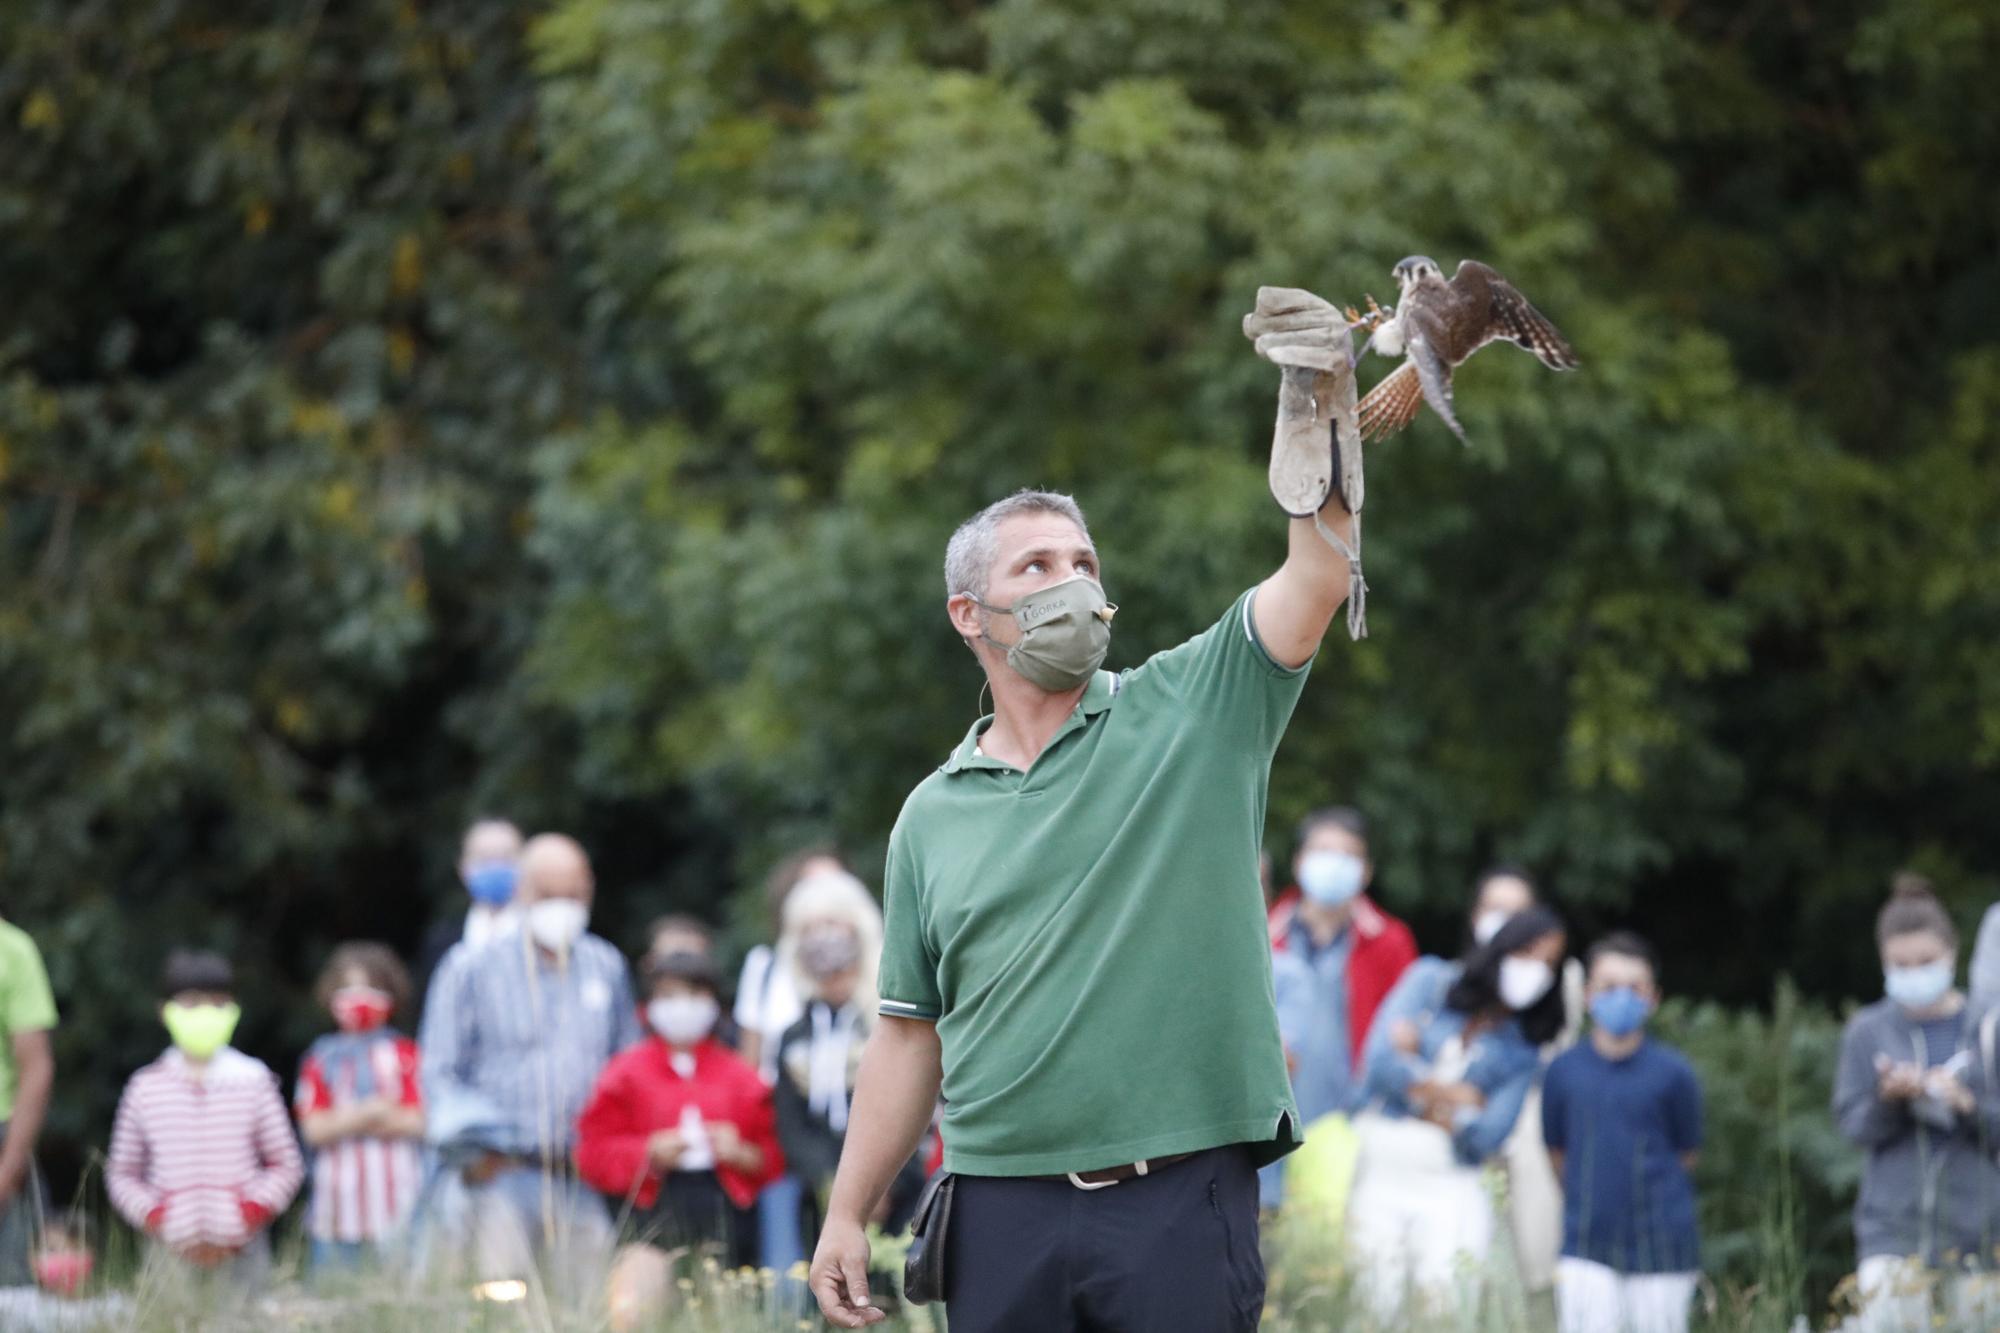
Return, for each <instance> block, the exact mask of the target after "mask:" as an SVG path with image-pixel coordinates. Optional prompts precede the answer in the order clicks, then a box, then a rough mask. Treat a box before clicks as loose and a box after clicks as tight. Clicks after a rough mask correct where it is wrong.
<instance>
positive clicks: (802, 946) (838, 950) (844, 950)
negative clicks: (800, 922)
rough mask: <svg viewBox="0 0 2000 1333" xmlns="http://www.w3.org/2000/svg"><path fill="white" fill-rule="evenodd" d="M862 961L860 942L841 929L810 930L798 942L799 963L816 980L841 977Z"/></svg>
mask: <svg viewBox="0 0 2000 1333" xmlns="http://www.w3.org/2000/svg"><path fill="white" fill-rule="evenodd" d="M860 961H861V941H859V940H857V939H855V938H854V932H853V931H851V930H848V929H845V928H844V927H841V926H830V927H821V928H819V929H816V930H809V931H807V932H806V933H805V935H804V936H803V937H802V938H801V939H800V940H799V962H800V963H802V964H804V965H805V969H806V974H807V975H808V976H810V977H812V978H814V979H815V980H818V981H824V980H825V979H826V978H828V977H834V976H839V975H840V974H841V973H842V972H845V971H846V970H847V969H848V968H850V967H853V966H854V965H855V964H856V963H858V962H860Z"/></svg>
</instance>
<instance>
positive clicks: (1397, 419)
mask: <svg viewBox="0 0 2000 1333" xmlns="http://www.w3.org/2000/svg"><path fill="white" fill-rule="evenodd" d="M1423 405H1424V388H1423V385H1422V383H1421V382H1419V380H1418V379H1417V368H1416V367H1415V366H1413V365H1411V364H1410V363H1409V362H1407V361H1405V362H1404V363H1403V364H1402V365H1400V366H1397V367H1396V368H1395V369H1394V370H1393V371H1391V372H1389V374H1388V375H1387V376H1386V377H1384V378H1383V380H1382V382H1381V383H1380V384H1377V385H1376V386H1375V387H1374V388H1372V389H1370V390H1369V391H1368V394H1367V396H1366V397H1365V398H1363V399H1362V400H1361V407H1360V415H1361V438H1362V439H1363V440H1365V441H1369V442H1371V443H1372V442H1373V441H1375V440H1382V439H1387V438H1388V437H1389V436H1391V435H1394V434H1395V433H1396V432H1397V431H1399V430H1401V429H1403V427H1405V426H1407V425H1409V424H1410V423H1411V422H1412V421H1414V420H1416V418H1417V410H1418V409H1419V408H1421V407H1422V406H1423Z"/></svg>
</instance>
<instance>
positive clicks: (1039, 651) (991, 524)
mask: <svg viewBox="0 0 2000 1333" xmlns="http://www.w3.org/2000/svg"><path fill="white" fill-rule="evenodd" d="M1320 518H1321V519H1322V520H1323V521H1324V522H1325V523H1326V524H1327V525H1328V526H1329V527H1331V528H1332V529H1333V530H1334V533H1335V534H1336V535H1338V536H1339V537H1341V538H1342V539H1343V540H1349V541H1351V538H1352V526H1351V519H1350V518H1349V516H1348V514H1347V512H1346V510H1345V509H1344V508H1343V507H1342V505H1341V503H1340V500H1339V498H1338V495H1337V493H1336V494H1335V496H1334V497H1333V498H1331V499H1329V500H1328V501H1327V503H1326V507H1325V508H1324V509H1323V510H1322V511H1321V514H1320ZM945 573H946V584H947V586H946V591H947V594H948V598H947V601H946V610H947V612H948V614H949V615H950V617H951V622H952V627H953V628H954V629H955V630H956V631H957V632H958V634H959V635H960V636H961V637H962V638H963V639H964V640H965V642H966V644H967V645H968V647H970V648H971V650H972V652H973V654H974V656H975V657H977V659H978V661H979V663H980V666H981V667H982V668H983V669H984V670H985V672H986V676H987V680H988V682H989V683H990V685H991V687H992V691H993V701H994V711H993V715H992V716H991V717H988V718H982V719H980V721H979V722H978V723H977V724H975V725H974V726H973V728H972V730H971V732H970V733H968V734H967V736H966V737H965V739H964V740H963V741H962V742H961V743H960V744H959V746H958V748H957V749H956V750H955V751H954V752H953V753H952V755H951V757H950V758H949V759H948V760H947V761H946V762H945V764H944V765H943V767H942V768H940V769H939V770H938V771H937V772H935V773H933V774H931V775H930V776H929V777H928V778H926V779H925V780H924V781H923V782H922V783H921V784H920V785H919V786H918V787H917V789H916V790H915V791H914V792H913V793H911V795H910V798H909V800H908V802H907V803H906V804H905V805H904V807H903V813H902V816H901V818H900V819H898V820H897V823H896V828H895V831H894V833H893V834H892V835H891V837H890V842H889V862H888V868H887V873H886V875H885V878H884V897H885V907H886V923H885V925H886V940H885V945H884V953H883V957H882V965H881V996H882V1001H881V1015H882V1021H881V1023H880V1024H879V1025H878V1026H877V1028H876V1031H875V1034H874V1035H873V1036H872V1037H871V1039H870V1041H869V1044H868V1048H867V1050H866V1052H865V1054H864V1057H863V1060H862V1065H861V1072H860V1077H859V1083H858V1086H857V1090H856V1094H855V1100H854V1107H853V1111H852V1113H851V1114H850V1116H849V1121H848V1131H847V1142H846V1148H845V1152H844V1154H843V1156H842V1160H841V1166H840V1172H839V1175H838V1177H837V1179H836V1181H835V1183H834V1187H833V1193H832V1197H831V1199H830V1202H829V1207H828V1217H827V1223H826V1228H825V1231H824V1232H823V1234H822V1236H821V1238H820V1243H819V1248H818V1252H817V1254H816V1255H815V1256H814V1259H813V1265H812V1274H811V1279H810V1280H811V1285H812V1288H813V1291H814V1293H815V1295H816V1296H817V1297H818V1298H819V1302H820V1306H821V1309H822V1311H823V1312H824V1313H825V1314H826V1316H827V1318H828V1319H829V1320H831V1321H832V1322H833V1323H834V1324H836V1325H838V1326H840V1327H845V1328H858V1327H862V1326H864V1325H866V1324H871V1323H875V1322H877V1321H879V1320H880V1319H881V1318H882V1317H883V1315H882V1312H881V1311H880V1310H878V1309H876V1308H875V1307H874V1306H872V1305H871V1304H870V1303H869V1296H868V1289H867V1267H868V1246H867V1242H866V1240H865V1238H864V1235H863V1228H864V1224H865V1221H866V1219H867V1218H868V1217H869V1216H870V1215H871V1213H872V1211H873V1209H874V1206H875V1203H876V1201H877V1200H878V1199H879V1198H880V1197H881V1196H882V1194H883V1192H884V1191H885V1190H886V1189H887V1187H888V1185H889V1183H890V1181H891V1180H892V1179H893V1177H894V1176H895V1174H896V1172H897V1170H898V1169H899V1168H900V1167H901V1165H902V1163H904V1162H905V1161H907V1160H908V1159H909V1156H910V1153H911V1151H912V1150H913V1149H914V1148H915V1146H916V1144H917V1141H918V1139H919V1137H920V1136H921V1135H922V1133H923V1131H924V1129H925V1127H926V1125H927V1124H928V1123H929V1120H930V1117H931V1112H932V1109H933V1107H934V1106H935V1104H936V1101H937V1098H938V1095H939V1092H940V1090H941V1091H942V1093H943V1096H944V1100H945V1107H946V1109H945V1116H944V1124H943V1136H944V1143H945V1166H946V1168H947V1169H948V1170H950V1171H951V1172H953V1173H954V1174H955V1175H956V1177H957V1184H956V1191H957V1192H956V1199H955V1203H954V1207H953V1210H952V1214H951V1218H950V1222H949V1226H948V1228H947V1229H946V1235H947V1237H948V1244H947V1246H946V1255H945V1257H946V1266H947V1274H946V1278H945V1284H946V1285H945V1290H944V1298H945V1304H946V1309H947V1313H948V1315H949V1317H950V1321H951V1327H952V1333H983V1330H988V1329H1034V1330H1036V1333H1060V1330H1068V1329H1076V1330H1081V1329H1093V1330H1095V1329H1104V1330H1114V1329H1115V1330H1132V1333H1145V1331H1151V1330H1176V1331H1179V1330H1188V1331H1190V1333H1206V1331H1207V1330H1225V1329H1226V1330H1236V1329H1242V1330H1248V1329H1252V1328H1254V1327H1255V1326H1256V1323H1257V1319H1258V1315H1259V1312H1260V1311H1261V1309H1262V1305H1263V1299H1264V1271H1263V1264H1262V1261H1261V1259H1260V1258H1259V1255H1258V1251H1257V1180H1256V1168H1257V1167H1258V1166H1259V1165H1260V1164H1262V1163H1264V1162H1267V1161H1270V1160H1272V1159H1273V1158H1275V1157H1277V1156H1279V1155H1281V1154H1283V1153H1285V1152H1287V1151H1289V1150H1290V1149H1291V1148H1293V1147H1295V1146H1296V1144H1297V1139H1298V1125H1297V1118H1296V1111H1295V1110H1294V1107H1293V1103H1292V1094H1291V1087H1290V1081H1289V1079H1288V1078H1287V1076H1286V1070H1285V1055H1284V1049H1283V1046H1282V1044H1281V1042H1280V1041H1279V1037H1278V1025H1277V1019H1276V1014H1275V1010H1274V1008H1273V1004H1272V998H1271V966H1270V952H1269V943H1268V934H1267V927H1266V923H1265V916H1264V905H1263V902H1262V898H1261V894H1260V893H1259V889H1258V882H1257V857H1258V850H1259V847H1260V844H1261V839H1262V834H1263V826H1264V806H1265V797H1266V788H1267V784H1268V779H1269V770H1270V763H1271V758H1272V755H1273V753H1274V751H1275V750H1276V749H1277V745H1278V741H1279V738H1280V737H1281V736H1282V735H1283V734H1284V729H1285V724H1286V722H1287V721H1288V720H1289V718H1290V716H1291V713H1292V708H1293V705H1294V704H1295V703H1296V701H1297V699H1298V696H1299V691H1300V689H1301V688H1302V686H1303V684H1304V680H1305V673H1306V667H1307V665H1308V664H1309V663H1310V662H1311V660H1312V657H1313V654H1314V652H1315V651H1316V650H1317V649H1318V647H1319V643H1320V639H1321V637H1322V636H1323V635H1324V634H1325V632H1326V628H1327V626H1328V624H1329V623H1330V622H1331V621H1332V619H1333V616H1334V614H1335V612H1336V611H1337V610H1338V609H1339V608H1340V605H1341V603H1342V602H1343V601H1344V600H1345V599H1346V597H1347V595H1348V587H1349V579H1350V570H1349V567H1348V563H1347V561H1346V560H1345V559H1344V558H1343V557H1342V556H1341V555H1339V554H1337V553H1336V550H1335V548H1334V546H1333V545H1332V544H1331V543H1330V542H1328V541H1325V540H1322V538H1321V536H1320V534H1319V533H1318V532H1317V531H1316V530H1315V526H1314V522H1313V519H1312V518H1310V517H1308V518H1303V519H1293V520H1291V529H1290V547H1289V553H1288V555H1287V558H1286V560H1285V563H1284V565H1283V566H1282V567H1281V568H1280V569H1279V570H1278V571H1277V572H1276V573H1275V574H1273V575H1271V577H1270V578H1268V579H1266V580H1265V581H1264V582H1263V583H1261V584H1260V585H1258V586H1257V587H1255V588H1253V589H1251V590H1250V591H1248V592H1246V593H1244V594H1243V596H1242V597H1240V598H1239V599H1237V601H1236V602H1235V604H1234V605H1232V606H1230V607H1229V608H1228V609H1227V610H1226V611H1224V612H1223V613H1222V615H1221V618H1220V619H1219V620H1218V621H1217V622H1216V623H1215V625H1214V626H1213V627H1212V628H1210V629H1208V630H1207V631H1205V632H1204V633H1202V634H1199V635H1197V636H1196V637H1195V638H1193V639H1191V640H1189V641H1188V642H1187V643H1184V644H1182V645H1180V646H1179V647H1177V648H1173V649H1170V650H1168V651H1166V652H1163V653H1160V654H1158V655H1156V656H1154V657H1152V658H1150V659H1149V660H1147V661H1146V662H1145V663H1143V664H1142V665H1140V666H1138V667H1136V668H1133V669H1131V670H1128V671H1125V672H1123V673H1121V674H1118V675H1113V674H1111V673H1109V672H1104V671H1100V670H1098V669H1097V667H1098V664H1099V662H1101V661H1102V659H1103V655H1104V647H1105V643H1106V641H1107V636H1108V633H1109V623H1110V616H1111V613H1112V611H1113V610H1115V608H1112V607H1109V606H1108V605H1107V604H1106V603H1105V601H1104V594H1103V587H1102V583H1101V579H1102V574H1101V571H1100V569H1099V565H1098V554H1097V551H1096V549H1095V548H1094V547H1093V546H1092V545H1091V541H1090V535H1089V532H1088V530H1087V528H1086V527H1085V524H1084V519H1083V515H1082V513H1081V512H1080V511H1079V510H1078V508H1077V506H1076V504H1075V502H1074V501H1072V500H1071V499H1070V498H1069V497H1067V496H1062V495H1054V494H1050V493H1047V492H1036V491H1024V492H1021V493H1019V494H1017V495H1013V496H1010V497H1008V498H1006V499H1004V500H1001V501H999V502H998V503H997V504H994V505H992V506H990V507H988V508H987V509H986V510H984V511H982V512H981V513H980V514H978V515H976V516H975V517H973V518H972V519H970V520H969V521H968V522H966V523H965V524H964V525H963V526H961V527H960V528H959V529H958V531H957V533H955V534H954V535H953V537H952V539H951V544H950V546H949V548H948V550H947V552H946V558H945Z"/></svg>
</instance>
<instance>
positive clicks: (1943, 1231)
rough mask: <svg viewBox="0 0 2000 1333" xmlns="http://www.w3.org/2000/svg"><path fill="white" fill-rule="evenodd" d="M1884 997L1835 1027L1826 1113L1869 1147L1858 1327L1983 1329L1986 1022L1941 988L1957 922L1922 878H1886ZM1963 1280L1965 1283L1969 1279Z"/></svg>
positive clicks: (1999, 1307)
mask: <svg viewBox="0 0 2000 1333" xmlns="http://www.w3.org/2000/svg"><path fill="white" fill-rule="evenodd" d="M1875 940H1876V945H1877V947H1878V949H1879V951H1880V954H1881V960H1882V982H1883V987H1882V988H1883V991H1884V997H1883V998H1882V999H1880V1000H1877V1001H1876V1002H1875V1003H1874V1004H1871V1005H1869V1006H1868V1007H1867V1008H1865V1009H1862V1010H1860V1011H1859V1012H1857V1013H1856V1014H1855V1015H1854V1016H1853V1017H1852V1018H1850V1019H1849V1020H1848V1022H1847V1030H1846V1032H1845V1033H1844V1034H1843V1035H1842V1037H1841V1043H1840V1067H1839V1070H1838V1072H1837V1073H1836V1075H1835V1078H1834V1088H1833V1112H1834V1116H1835V1118H1836V1119H1837V1120H1838V1121H1839V1123H1840V1129H1841V1132H1842V1133H1843V1134H1845V1135H1846V1136H1847V1137H1848V1139H1850V1140H1851V1141H1852V1142H1854V1143H1855V1144H1856V1145H1857V1146H1859V1147H1861V1148H1862V1149H1864V1150H1865V1151H1866V1152H1867V1154H1868V1162H1867V1165H1866V1166H1865V1167H1864V1168H1863V1170H1862V1176H1861V1195H1860V1198H1859V1199H1858V1200H1857V1201H1856V1203H1855V1206H1854V1240H1855V1248H1856V1250H1857V1253H1858V1258H1859V1261H1860V1262H1859V1266H1858V1270H1857V1272H1856V1275H1855V1286H1856V1288H1857V1290H1858V1293H1859V1298H1860V1302H1861V1304H1862V1306H1863V1311H1862V1326H1863V1327H1865V1328H1867V1329H1869V1330H1871V1333H1872V1330H1877V1329H1883V1330H1886V1329H1895V1330H1902V1329H1911V1330H1915V1329H1928V1328H1930V1327H1932V1320H1933V1317H1934V1316H1935V1315H1936V1314H1937V1313H1939V1312H1940V1311H1939V1310H1938V1309H1937V1308H1936V1307H1937V1306H1938V1304H1939V1303H1940V1302H1942V1305H1943V1309H1942V1313H1944V1314H1945V1315H1946V1316H1947V1317H1948V1318H1949V1319H1951V1320H1952V1321H1953V1322H1952V1323H1951V1327H1953V1328H1960V1327H1963V1328H1992V1327H1995V1326H1996V1322H2000V1303H1996V1301H1995V1297H1994V1288H1993V1279H1992V1277H1991V1274H1992V1271H1993V1268H1994V1263H1993V1257H1994V1247H1995V1244H1996V1243H2000V1166H1996V1164H1995V1161H1994V1151H1993V1150H1994V1145H1996V1144H2000V1096H1996V1095H1995V1090H1994V1078H1995V1077H1996V1074H1995V1071H1994V1070H1993V1068H1992V1066H1993V1064H1994V1046H1995V1041H1994V1031H1993V1025H1992V1024H1991V1023H1990V1022H1985V1023H1981V1022H1974V1021H1973V1015H1972V1014H1971V1012H1970V1009H1969V1007H1968V1005H1967V1004H1966V1000H1965V996H1964V995H1963V994H1962V993H1961V992H1960V991H1959V990H1958V989H1957V988H1956V986H1955V985H1954V984H1953V983H1954V980H1955V974H1956V970H1957V962H1958V931H1957V928H1956V927H1955V926H1954V925H1953V924H1952V920H1951V917H1950V916H1949V915H1948V914H1947V913H1946V912H1945V910H1944V908H1943V906H1942V905H1941V904H1940V903H1939V902H1938V900H1937V897H1936V895H1935V894H1934V893H1932V891H1931V887H1930V884H1929V882H1928V881H1927V880H1925V879H1924V878H1923V877H1922V876H1920V875H1914V874H1910V873H1907V872H1906V873H1903V874H1899V875H1897V876H1896V879H1895V885H1894V889H1893V892H1892V894H1891V897H1890V899H1889V902H1888V905H1887V906H1885V907H1884V908H1883V909H1882V913H1881V915H1880V916H1879V917H1878V918H1877V920H1876V924H1875ZM1968 1279H1969V1280H1968Z"/></svg>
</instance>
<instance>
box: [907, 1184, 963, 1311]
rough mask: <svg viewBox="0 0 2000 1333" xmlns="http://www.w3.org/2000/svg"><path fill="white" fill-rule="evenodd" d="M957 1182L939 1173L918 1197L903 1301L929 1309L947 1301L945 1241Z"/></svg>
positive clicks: (912, 1220) (912, 1224)
mask: <svg viewBox="0 0 2000 1333" xmlns="http://www.w3.org/2000/svg"><path fill="white" fill-rule="evenodd" d="M957 1180H958V1178H957V1177H956V1176H954V1175H952V1173H951V1172H949V1171H939V1172H938V1173H937V1174H936V1175H934V1176H932V1177H931V1178H930V1181H929V1183H927V1184H926V1185H925V1186H924V1192H923V1193H922V1194H920V1195H918V1196H917V1213H916V1216H915V1217H912V1218H911V1219H910V1249H909V1253H908V1254H906V1255H905V1256H904V1258H903V1299H904V1300H906V1301H908V1302H909V1303H910V1304H912V1305H929V1304H930V1303H931V1302H932V1301H940V1300H943V1299H944V1239H945V1232H946V1230H947V1229H949V1227H950V1226H951V1195H952V1186H953V1185H955V1184H956V1183H957Z"/></svg>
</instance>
